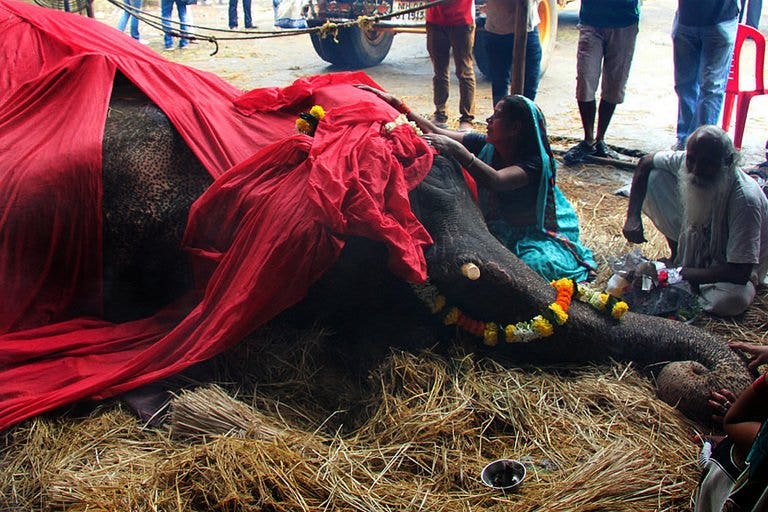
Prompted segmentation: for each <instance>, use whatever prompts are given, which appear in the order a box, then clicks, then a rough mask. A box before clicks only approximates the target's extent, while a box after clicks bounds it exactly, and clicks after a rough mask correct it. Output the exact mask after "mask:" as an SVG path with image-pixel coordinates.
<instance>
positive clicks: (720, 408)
mask: <svg viewBox="0 0 768 512" xmlns="http://www.w3.org/2000/svg"><path fill="white" fill-rule="evenodd" d="M736 398H738V397H737V396H736V395H734V394H733V391H731V390H730V389H720V390H718V391H710V392H709V400H707V404H708V405H709V407H710V409H712V421H714V422H716V423H722V422H723V418H724V417H725V413H727V412H728V409H730V408H731V405H733V402H735V401H736Z"/></svg>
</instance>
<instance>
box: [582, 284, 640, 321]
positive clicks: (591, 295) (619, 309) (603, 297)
mask: <svg viewBox="0 0 768 512" xmlns="http://www.w3.org/2000/svg"><path fill="white" fill-rule="evenodd" d="M578 296H579V300H580V301H582V302H586V303H587V304H589V305H590V306H592V307H593V308H595V309H596V310H598V311H604V312H606V313H609V314H610V315H611V317H612V318H614V319H616V320H620V319H621V317H622V316H624V313H626V312H627V311H629V305H628V304H627V303H626V302H624V301H623V300H621V299H617V298H616V297H614V296H613V295H610V294H608V293H605V292H600V291H598V290H595V289H593V288H590V287H588V286H586V285H583V284H580V285H579V286H578Z"/></svg>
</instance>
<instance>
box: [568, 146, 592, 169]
mask: <svg viewBox="0 0 768 512" xmlns="http://www.w3.org/2000/svg"><path fill="white" fill-rule="evenodd" d="M594 154H595V146H594V145H592V146H590V145H589V144H587V142H586V141H581V142H579V143H578V144H576V145H575V146H573V147H572V148H571V149H569V150H568V151H566V152H565V154H564V155H563V162H565V164H566V165H573V164H578V163H579V162H583V161H584V159H585V158H587V157H588V156H592V155H594Z"/></svg>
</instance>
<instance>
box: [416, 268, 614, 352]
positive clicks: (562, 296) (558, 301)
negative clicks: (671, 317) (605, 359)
mask: <svg viewBox="0 0 768 512" xmlns="http://www.w3.org/2000/svg"><path fill="white" fill-rule="evenodd" d="M550 284H551V285H552V287H554V288H555V290H556V291H557V295H556V298H555V302H553V303H552V304H550V305H549V306H547V309H546V310H544V312H543V313H542V314H540V315H536V316H535V317H533V318H531V319H530V320H528V321H525V322H517V323H515V324H509V325H507V326H505V327H503V326H501V325H499V324H497V323H495V322H481V321H479V320H474V319H472V318H470V317H468V316H467V315H465V314H464V313H463V312H462V311H460V310H459V309H458V308H456V307H450V308H449V309H448V312H447V313H446V315H445V316H444V317H443V323H444V324H445V325H457V326H459V327H461V328H462V329H464V330H465V331H467V332H469V333H470V334H474V335H475V336H477V337H482V338H483V343H485V344H486V345H488V346H490V347H493V346H495V345H496V344H498V342H499V337H500V336H499V334H500V333H503V335H504V341H506V342H507V343H516V342H529V341H533V340H535V339H538V338H545V337H547V336H551V335H552V334H554V332H555V326H560V325H563V324H565V323H566V322H567V321H568V310H569V309H570V307H571V299H572V298H573V296H574V292H575V294H576V295H577V296H578V298H579V299H580V300H582V301H583V302H586V303H588V304H590V305H591V306H592V307H594V308H595V309H597V310H599V311H607V312H609V313H610V314H611V316H612V317H613V318H615V319H616V320H618V319H620V318H621V317H622V316H623V315H624V313H626V312H627V311H628V309H629V307H628V306H627V303H626V302H624V301H622V300H619V299H616V298H615V297H613V296H611V295H609V294H607V293H600V292H597V291H594V290H592V289H590V288H588V287H585V286H584V285H576V284H575V283H574V282H573V281H572V280H571V279H568V278H562V279H558V280H556V281H552V282H551V283H550ZM414 290H415V292H416V295H417V296H418V297H419V298H420V299H421V300H422V302H424V303H425V304H426V305H427V306H428V307H429V309H430V311H431V312H432V313H433V314H437V313H439V312H440V311H442V310H443V309H444V308H445V306H446V300H445V297H444V296H443V295H441V294H440V292H439V291H438V290H437V288H435V287H434V286H433V285H431V284H429V282H427V283H425V284H423V285H418V286H414Z"/></svg>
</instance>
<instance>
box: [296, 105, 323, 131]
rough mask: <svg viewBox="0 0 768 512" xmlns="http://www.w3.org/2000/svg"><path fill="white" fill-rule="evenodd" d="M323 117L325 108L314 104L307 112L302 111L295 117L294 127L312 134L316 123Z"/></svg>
mask: <svg viewBox="0 0 768 512" xmlns="http://www.w3.org/2000/svg"><path fill="white" fill-rule="evenodd" d="M324 117H325V109H324V108H323V107H321V106H320V105H314V106H313V107H312V108H311V109H309V112H302V113H301V114H299V117H298V118H297V119H296V129H297V130H298V131H299V133H303V134H305V135H314V134H315V130H316V129H317V124H318V123H319V122H320V120H321V119H322V118H324Z"/></svg>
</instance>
